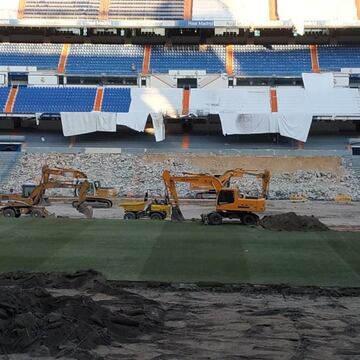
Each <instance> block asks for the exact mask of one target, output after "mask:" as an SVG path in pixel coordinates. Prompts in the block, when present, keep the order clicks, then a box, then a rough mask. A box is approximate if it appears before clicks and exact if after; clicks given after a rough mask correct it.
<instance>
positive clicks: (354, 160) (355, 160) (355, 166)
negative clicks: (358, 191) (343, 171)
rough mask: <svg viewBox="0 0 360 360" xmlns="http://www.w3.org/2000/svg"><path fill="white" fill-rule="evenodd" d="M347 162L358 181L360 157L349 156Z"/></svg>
mask: <svg viewBox="0 0 360 360" xmlns="http://www.w3.org/2000/svg"><path fill="white" fill-rule="evenodd" d="M349 160H350V161H351V163H352V167H351V168H352V170H353V172H354V174H355V176H356V177H357V179H358V180H359V181H360V155H357V156H350V158H349Z"/></svg>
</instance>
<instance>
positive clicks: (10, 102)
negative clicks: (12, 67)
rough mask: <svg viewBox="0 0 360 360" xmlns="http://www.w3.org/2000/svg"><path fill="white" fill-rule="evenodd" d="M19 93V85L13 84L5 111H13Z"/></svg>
mask: <svg viewBox="0 0 360 360" xmlns="http://www.w3.org/2000/svg"><path fill="white" fill-rule="evenodd" d="M17 93H18V87H17V86H13V87H12V88H11V90H10V93H9V96H8V99H7V102H6V105H5V112H6V113H12V111H13V108H14V105H15V101H16V97H17Z"/></svg>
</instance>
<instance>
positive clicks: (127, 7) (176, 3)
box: [24, 0, 184, 20]
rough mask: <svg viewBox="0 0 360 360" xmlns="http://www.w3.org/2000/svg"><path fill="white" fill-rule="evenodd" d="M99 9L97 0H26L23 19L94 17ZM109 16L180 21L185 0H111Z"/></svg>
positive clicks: (98, 12) (97, 14) (111, 17)
mask: <svg viewBox="0 0 360 360" xmlns="http://www.w3.org/2000/svg"><path fill="white" fill-rule="evenodd" d="M101 11H102V5H101V1H100V0H27V1H26V5H25V9H24V17H26V18H38V19H41V18H69V19H76V18H83V19H97V18H99V16H100V12H101ZM108 15H109V18H110V19H153V20H163V19H164V20H181V19H183V18H184V0H111V1H110V3H109V10H108Z"/></svg>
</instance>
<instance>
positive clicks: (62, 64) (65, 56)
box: [58, 44, 70, 74]
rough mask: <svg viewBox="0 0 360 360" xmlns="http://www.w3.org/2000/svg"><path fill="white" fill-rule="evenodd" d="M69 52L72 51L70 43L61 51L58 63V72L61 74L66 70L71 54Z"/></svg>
mask: <svg viewBox="0 0 360 360" xmlns="http://www.w3.org/2000/svg"><path fill="white" fill-rule="evenodd" d="M69 52H70V44H64V45H63V48H62V51H61V55H60V59H59V64H58V73H59V74H63V73H64V72H65V67H66V63H67V59H68V56H69Z"/></svg>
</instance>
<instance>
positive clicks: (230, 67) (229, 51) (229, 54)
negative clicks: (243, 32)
mask: <svg viewBox="0 0 360 360" xmlns="http://www.w3.org/2000/svg"><path fill="white" fill-rule="evenodd" d="M226 73H227V74H228V75H229V76H231V75H233V74H234V45H227V46H226Z"/></svg>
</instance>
